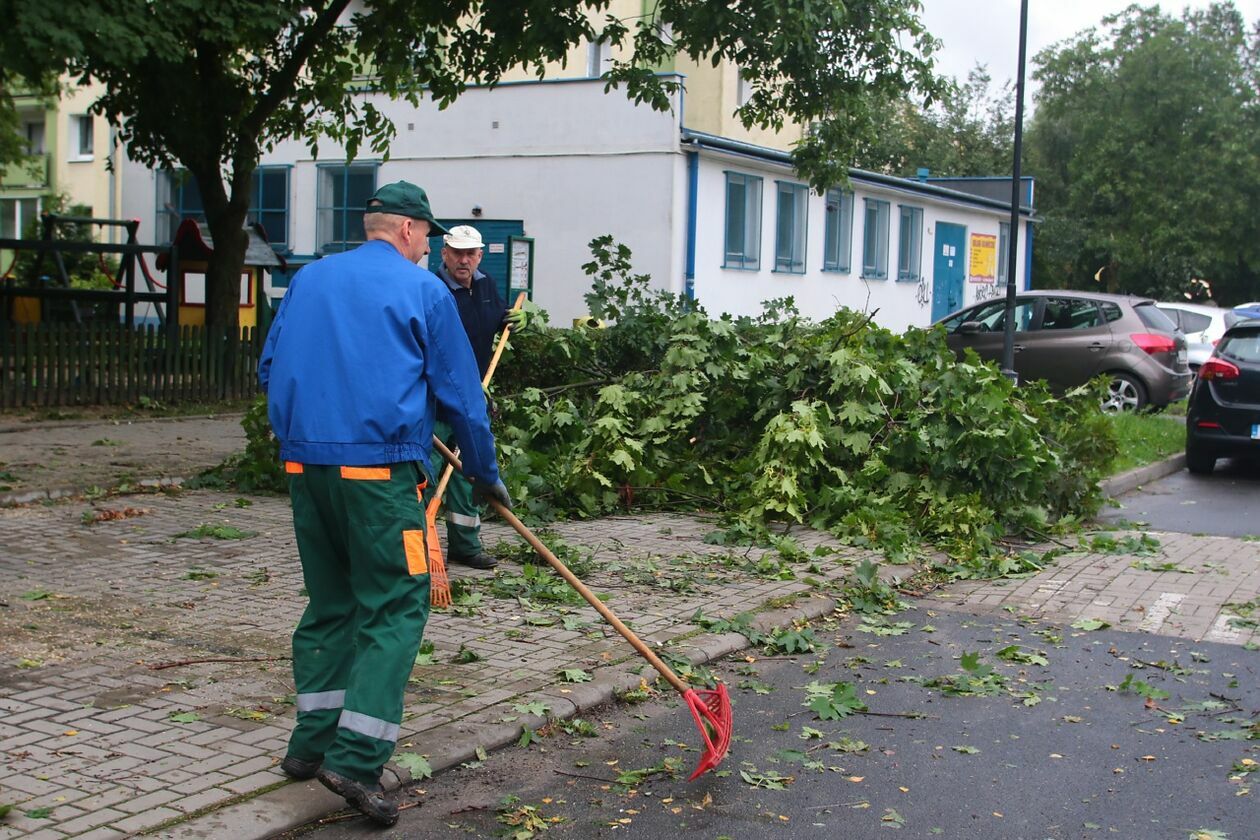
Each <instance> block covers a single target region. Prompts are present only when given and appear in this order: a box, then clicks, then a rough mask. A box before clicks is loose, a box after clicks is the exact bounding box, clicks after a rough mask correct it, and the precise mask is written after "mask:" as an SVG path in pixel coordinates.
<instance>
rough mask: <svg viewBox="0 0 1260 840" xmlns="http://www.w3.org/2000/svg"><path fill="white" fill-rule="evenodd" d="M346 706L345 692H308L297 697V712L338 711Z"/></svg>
mask: <svg viewBox="0 0 1260 840" xmlns="http://www.w3.org/2000/svg"><path fill="white" fill-rule="evenodd" d="M345 704H346V690H345V689H344V688H340V689H337V690H335V691H310V692H307V693H305V694H299V695H298V696H297V710H298V711H299V712H316V711H319V710H321V709H340V708H341V707H342V706H344V705H345Z"/></svg>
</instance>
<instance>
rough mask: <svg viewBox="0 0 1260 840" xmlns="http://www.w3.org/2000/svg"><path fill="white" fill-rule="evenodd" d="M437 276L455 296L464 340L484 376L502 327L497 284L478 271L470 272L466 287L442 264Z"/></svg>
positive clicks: (503, 311)
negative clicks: (466, 336) (469, 284)
mask: <svg viewBox="0 0 1260 840" xmlns="http://www.w3.org/2000/svg"><path fill="white" fill-rule="evenodd" d="M437 275H438V277H440V278H441V279H442V282H444V283H445V284H446V287H447V288H448V289H450V291H451V295H452V296H454V298H455V308H456V309H457V310H459V320H460V321H461V322H462V323H463V324H464V332H466V333H468V343H469V344H471V345H472V349H473V355H474V356H476V357H477V369H478V370H479V371H480V372H481V377H482V378H483V379H484V378H485V376H486V369H487V368H489V367H490V357H491V356H493V355H494V337H495V336H496V335H498V333H499V330H501V329H502V328H503V316H504V315H506V314H507V304H505V303H504V302H503V298H501V297H499V287H498V285H497V284H496V283H495V282H494V280H493V279H492V278H491V277H490V275H488V274H485V273H483V272H481V271H475V272H473V281H472V285H471V286H470V287H469V288H467V289H465V288H464V287H463V286H461V285H460V284H459V283H458V282H457V281H456V280H455V279H454V278H452V277H451V275H450V274H449V273H448V272H447V271H446V266H444V265H443V266H439V267H438V270H437Z"/></svg>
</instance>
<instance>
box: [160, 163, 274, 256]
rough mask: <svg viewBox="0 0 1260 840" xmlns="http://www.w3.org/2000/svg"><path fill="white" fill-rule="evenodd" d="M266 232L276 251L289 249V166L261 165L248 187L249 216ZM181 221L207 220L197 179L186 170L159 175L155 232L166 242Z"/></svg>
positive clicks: (172, 235) (173, 235) (255, 171)
mask: <svg viewBox="0 0 1260 840" xmlns="http://www.w3.org/2000/svg"><path fill="white" fill-rule="evenodd" d="M247 218H248V220H249V222H250V223H251V224H253V223H255V222H257V223H259V224H261V225H262V226H263V230H264V231H266V233H267V242H268V244H270V245H271V247H272V248H275V249H276V250H277V251H287V250H288V248H289V167H287V166H260V167H258V168H257V169H256V170H254V175H253V179H252V181H251V183H250V187H249V216H248V217H247ZM184 219H195V220H196V221H198V222H204V221H205V220H206V207H205V203H204V202H203V201H202V198H201V190H200V189H199V188H198V187H197V180H196V179H195V178H193V176H192V175H191V174H190V173H189V172H188V171H187V170H185V169H177V170H175V171H173V172H164V173H162V174H161V175H159V176H158V207H157V229H158V230H159V231H161V233H162V235H163V236H165V238H166V240H167V241H169V240H171V239H173V238H174V237H175V231H176V230H178V229H179V223H180V222H182V221H183V220H184Z"/></svg>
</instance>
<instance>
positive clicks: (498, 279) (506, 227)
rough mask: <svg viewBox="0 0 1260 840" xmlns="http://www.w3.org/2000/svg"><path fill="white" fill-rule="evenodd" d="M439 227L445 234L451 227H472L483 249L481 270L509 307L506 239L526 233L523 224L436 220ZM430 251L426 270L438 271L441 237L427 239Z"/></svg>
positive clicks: (508, 220) (510, 220)
mask: <svg viewBox="0 0 1260 840" xmlns="http://www.w3.org/2000/svg"><path fill="white" fill-rule="evenodd" d="M438 223H439V224H441V225H442V227H444V228H446V229H447V230H450V228H451V227H452V226H454V225H472V226H473V227H475V228H476V229H477V231H478V232H479V233H480V234H481V241H482V242H484V243H485V245H486V247H485V250H484V251H483V252H482V257H481V266H480V270H481V271H482V272H484V273H486V274H488V275H490V277H492V278H493V279H494V284H495V286H497V287H498V289H499V296H500V297H502V298H503V300H504V301H506V302H507V305H508V306H511V305H512V301H511V300H508V273H509V271H508V269H509V265H508V257H509V256H510V255H511V248H510V247H509V245H508V237H510V236H520V235H522V234H523V233H525V224H524V222H522V221H521V220H520V219H438ZM429 248H430V249H431V250H430V252H429V264H428V268H429V270H430V271H437V270H438V268H439V267H440V266H441V265H442V237H440V236H433V237H430V238H429Z"/></svg>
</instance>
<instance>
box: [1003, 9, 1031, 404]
mask: <svg viewBox="0 0 1260 840" xmlns="http://www.w3.org/2000/svg"><path fill="white" fill-rule="evenodd" d="M1027 49H1028V0H1020V3H1019V70H1018V72H1017V75H1016V81H1015V160H1014V163H1013V165H1012V167H1011V170H1012V173H1011V227H1010V231H1011V232H1010V236H1009V237H1008V239H1009V242H1008V243H1007V249H1006V252H1007V253H1006V317H1005V318H1004V319H1003V321H1004V324H1005V329H1003V331H1002V373H1004V374H1006V376H1008V377H1010V379H1011V380H1012V381H1015V382H1018V381H1019V374H1017V373H1016V372H1015V266H1016V265H1018V260H1017V259H1016V252H1017V251H1018V250H1019V199H1020V186H1021V185H1020V180H1019V179H1020V157H1021V155H1022V153H1023V146H1024V56H1025V53H1026V52H1027Z"/></svg>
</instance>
